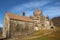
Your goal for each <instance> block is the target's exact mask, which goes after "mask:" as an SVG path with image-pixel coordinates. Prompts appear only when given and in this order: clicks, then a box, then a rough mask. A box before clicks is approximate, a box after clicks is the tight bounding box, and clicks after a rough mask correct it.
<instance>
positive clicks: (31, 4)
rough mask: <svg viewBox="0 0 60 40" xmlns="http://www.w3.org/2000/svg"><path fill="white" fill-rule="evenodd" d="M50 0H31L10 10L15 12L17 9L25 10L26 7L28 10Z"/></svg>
mask: <svg viewBox="0 0 60 40" xmlns="http://www.w3.org/2000/svg"><path fill="white" fill-rule="evenodd" d="M49 2H50V1H33V2H28V3H25V4H21V5H17V6H14V7H12V8H11V9H10V10H11V11H12V12H13V11H14V12H17V11H25V10H26V9H28V10H30V9H32V8H39V7H41V6H44V5H46V4H47V3H49Z"/></svg>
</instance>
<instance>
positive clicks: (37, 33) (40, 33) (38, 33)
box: [32, 30, 50, 36]
mask: <svg viewBox="0 0 60 40" xmlns="http://www.w3.org/2000/svg"><path fill="white" fill-rule="evenodd" d="M48 32H50V30H38V31H35V32H34V33H33V34H32V36H39V35H43V34H44V33H48Z"/></svg>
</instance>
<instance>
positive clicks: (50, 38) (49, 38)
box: [29, 32, 60, 40]
mask: <svg viewBox="0 0 60 40" xmlns="http://www.w3.org/2000/svg"><path fill="white" fill-rule="evenodd" d="M29 40H60V32H53V33H52V34H50V35H46V36H43V37H38V38H33V39H29Z"/></svg>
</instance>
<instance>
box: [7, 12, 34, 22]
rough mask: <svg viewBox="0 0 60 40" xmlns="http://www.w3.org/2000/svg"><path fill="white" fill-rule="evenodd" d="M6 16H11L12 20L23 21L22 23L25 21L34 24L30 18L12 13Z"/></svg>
mask: <svg viewBox="0 0 60 40" xmlns="http://www.w3.org/2000/svg"><path fill="white" fill-rule="evenodd" d="M6 14H7V15H8V16H9V18H10V19H16V20H21V21H25V22H33V20H32V19H30V18H29V17H26V16H20V15H17V14H12V13H10V12H6Z"/></svg>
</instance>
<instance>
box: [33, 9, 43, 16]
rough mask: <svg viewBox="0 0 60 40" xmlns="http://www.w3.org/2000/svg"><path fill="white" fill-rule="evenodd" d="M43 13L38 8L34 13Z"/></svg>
mask: <svg viewBox="0 0 60 40" xmlns="http://www.w3.org/2000/svg"><path fill="white" fill-rule="evenodd" d="M39 14H42V11H41V10H40V9H39V8H38V9H36V10H35V12H34V15H39Z"/></svg>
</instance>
